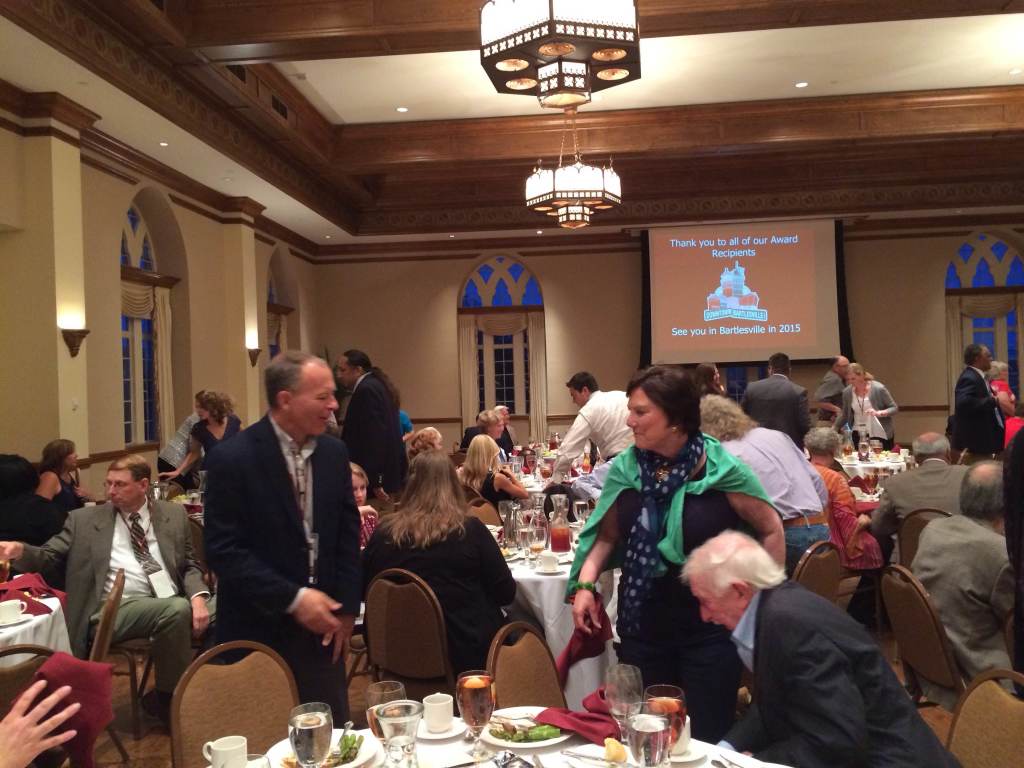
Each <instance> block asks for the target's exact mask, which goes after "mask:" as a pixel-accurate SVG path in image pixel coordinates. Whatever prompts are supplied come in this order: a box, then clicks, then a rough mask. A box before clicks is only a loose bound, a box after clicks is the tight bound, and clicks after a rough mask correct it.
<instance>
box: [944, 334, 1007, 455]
mask: <svg viewBox="0 0 1024 768" xmlns="http://www.w3.org/2000/svg"><path fill="white" fill-rule="evenodd" d="M964 365H965V366H966V368H964V370H963V373H961V374H960V378H959V379H957V380H956V389H955V390H954V398H955V404H956V405H955V407H956V410H955V416H954V419H953V446H954V447H955V448H957V449H959V450H962V451H963V452H964V453H963V454H962V456H961V459H960V462H961V463H962V464H973V463H975V462H977V461H984V460H985V459H992V458H998V457H999V454H1001V453H1002V452H1003V434H1004V432H1005V428H1004V425H1003V416H1002V414H1001V413H1000V412H999V403H997V402H996V398H995V395H994V394H993V393H992V389H991V388H990V387H989V384H988V382H987V381H986V380H985V371H987V370H988V369H989V368H990V367H991V366H992V352H990V351H989V348H988V347H986V346H984V345H983V344H968V345H967V347H966V348H965V349H964Z"/></svg>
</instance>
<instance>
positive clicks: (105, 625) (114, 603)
mask: <svg viewBox="0 0 1024 768" xmlns="http://www.w3.org/2000/svg"><path fill="white" fill-rule="evenodd" d="M123 593H124V568H119V569H118V571H117V573H116V574H115V575H114V586H113V587H111V588H110V593H109V594H108V595H107V599H106V600H104V601H103V609H102V610H101V611H100V620H99V623H98V624H97V625H96V634H95V635H93V638H92V648H91V649H90V651H89V661H103V660H104V659H105V658H107V656H108V655H109V654H110V642H111V640H112V639H113V637H114V622H115V621H116V620H117V611H118V609H119V608H120V607H121V595H122V594H123Z"/></svg>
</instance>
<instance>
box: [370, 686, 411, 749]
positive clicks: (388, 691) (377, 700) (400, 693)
mask: <svg viewBox="0 0 1024 768" xmlns="http://www.w3.org/2000/svg"><path fill="white" fill-rule="evenodd" d="M406 698H408V696H406V693H405V685H403V684H402V683H400V682H398V681H397V680H381V681H380V682H379V683H370V684H369V685H368V686H366V725H367V727H368V728H369V729H370V732H371V733H372V734H373V735H374V736H376V737H377V738H378V739H383V738H384V734H383V733H382V732H381V729H380V723H378V722H377V716H376V715H375V714H374V709H375V708H376V707H377V706H378V705H379V704H387V703H388V702H389V701H400V700H402V699H406Z"/></svg>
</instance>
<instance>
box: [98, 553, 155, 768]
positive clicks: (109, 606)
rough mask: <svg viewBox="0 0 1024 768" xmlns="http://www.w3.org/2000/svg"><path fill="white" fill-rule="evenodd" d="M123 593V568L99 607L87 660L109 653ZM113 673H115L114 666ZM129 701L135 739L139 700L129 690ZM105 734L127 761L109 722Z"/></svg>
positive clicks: (138, 729) (139, 733) (139, 731)
mask: <svg viewBox="0 0 1024 768" xmlns="http://www.w3.org/2000/svg"><path fill="white" fill-rule="evenodd" d="M123 593H124V569H123V568H120V569H118V571H117V573H116V574H115V575H114V584H113V586H112V587H111V588H110V592H109V593H108V594H107V599H106V600H104V601H103V608H101V609H100V620H99V622H97V624H96V631H95V632H94V633H93V637H92V646H91V647H90V648H89V661H99V662H102V661H105V660H106V658H107V656H109V655H110V644H111V640H112V639H113V637H114V622H115V621H116V620H117V611H118V609H119V608H120V607H121V595H122V594H123ZM114 674H117V672H116V667H115V672H114ZM129 701H130V703H131V712H132V732H133V735H134V736H135V738H136V739H139V738H141V736H142V724H141V719H140V716H139V702H138V700H137V699H136V698H135V695H134V692H133V691H129ZM107 734H108V735H109V736H110V740H111V741H112V742H114V746H115V747H116V748H117V751H118V752H119V753H120V755H121V760H122V762H125V763H127V762H129V759H128V753H127V752H126V751H125V748H124V744H122V743H121V737H120V736H118V735H117V732H116V731H115V730H114V725H113V723H111V724H110V725H108V726H107Z"/></svg>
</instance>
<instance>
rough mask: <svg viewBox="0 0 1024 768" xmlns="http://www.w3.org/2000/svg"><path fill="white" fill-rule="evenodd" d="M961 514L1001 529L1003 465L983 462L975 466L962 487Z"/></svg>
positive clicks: (968, 471) (968, 472)
mask: <svg viewBox="0 0 1024 768" xmlns="http://www.w3.org/2000/svg"><path fill="white" fill-rule="evenodd" d="M960 512H961V513H962V514H963V515H964V516H965V517H970V518H972V519H973V520H977V521H979V522H983V523H988V524H989V525H991V526H993V527H996V528H1000V527H1001V526H1002V521H1003V465H1002V463H1001V462H998V461H982V462H980V463H978V464H975V465H973V466H972V467H971V468H970V469H969V470H967V474H966V475H964V481H963V483H962V484H961V485H960Z"/></svg>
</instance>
